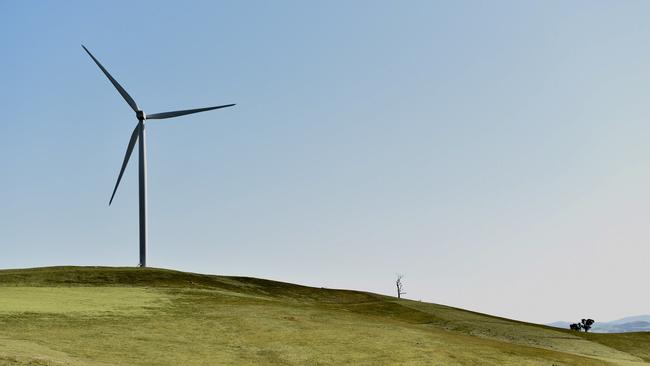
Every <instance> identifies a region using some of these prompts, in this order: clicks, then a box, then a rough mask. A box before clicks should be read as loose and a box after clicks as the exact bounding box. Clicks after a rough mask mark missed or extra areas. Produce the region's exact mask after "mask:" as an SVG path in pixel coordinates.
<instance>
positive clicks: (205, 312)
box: [0, 267, 650, 365]
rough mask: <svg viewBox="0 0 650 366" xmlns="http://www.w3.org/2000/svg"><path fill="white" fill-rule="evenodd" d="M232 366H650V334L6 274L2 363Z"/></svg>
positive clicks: (151, 274)
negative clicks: (585, 330)
mask: <svg viewBox="0 0 650 366" xmlns="http://www.w3.org/2000/svg"><path fill="white" fill-rule="evenodd" d="M222 364H232V365H345V364H348V365H384V364H387V365H393V364H396V365H402V364H403V365H411V364H413V365H650V333H626V334H584V333H576V332H571V331H568V330H567V331H564V330H560V329H555V328H549V327H545V326H541V325H534V324H528V323H522V322H517V321H512V320H508V319H503V318H497V317H491V316H488V315H484V314H479V313H474V312H468V311H464V310H460V309H455V308H451V307H446V306H442V305H436V304H429V303H423V302H417V301H409V300H400V301H397V300H396V299H395V298H392V297H387V296H381V295H376V294H371V293H365V292H357V291H347V290H331V289H322V288H311V287H304V286H299V285H293V284H288V283H281V282H274V281H267V280H260V279H255V278H245V277H222V276H206V275H199V274H191V273H183V272H176V271H170V270H162V269H136V268H105V267H53V268H37V269H26V270H4V271H0V365H222Z"/></svg>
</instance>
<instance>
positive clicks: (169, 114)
mask: <svg viewBox="0 0 650 366" xmlns="http://www.w3.org/2000/svg"><path fill="white" fill-rule="evenodd" d="M232 106H234V104H225V105H219V106H216V107H207V108H198V109H186V110H183V111H173V112H163V113H154V114H148V115H147V119H164V118H172V117H178V116H184V115H186V114H192V113H199V112H205V111H211V110H213V109H219V108H226V107H232Z"/></svg>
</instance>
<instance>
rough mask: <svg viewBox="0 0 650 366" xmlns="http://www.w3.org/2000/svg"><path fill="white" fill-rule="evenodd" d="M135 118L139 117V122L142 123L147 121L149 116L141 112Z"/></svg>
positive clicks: (137, 112)
mask: <svg viewBox="0 0 650 366" xmlns="http://www.w3.org/2000/svg"><path fill="white" fill-rule="evenodd" d="M135 116H136V117H138V120H140V121H144V120H145V119H147V115H146V114H145V113H144V112H143V111H141V110H138V111H136V112H135Z"/></svg>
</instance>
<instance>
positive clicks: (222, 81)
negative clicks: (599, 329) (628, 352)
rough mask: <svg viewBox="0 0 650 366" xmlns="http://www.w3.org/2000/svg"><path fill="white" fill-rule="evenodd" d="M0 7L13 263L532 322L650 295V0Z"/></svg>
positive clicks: (5, 237) (7, 236)
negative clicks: (398, 300)
mask: <svg viewBox="0 0 650 366" xmlns="http://www.w3.org/2000/svg"><path fill="white" fill-rule="evenodd" d="M179 4H180V3H178V2H159V1H138V2H126V1H123V2H107V3H99V2H82V1H66V2H37V1H8V0H5V1H0V20H1V21H0V41H1V43H2V45H3V51H2V57H0V85H1V86H0V101H1V103H2V113H3V118H2V122H1V123H0V153H1V155H2V159H1V160H0V162H1V163H0V169H2V172H3V175H2V179H1V180H0V202H2V209H1V210H0V249H1V250H2V253H3V254H2V255H0V268H18V267H36V266H51V265H66V264H69V265H108V266H134V265H136V264H137V260H138V257H137V255H138V247H137V246H138V237H137V233H138V222H137V213H138V211H137V164H136V163H137V159H134V157H136V156H135V155H134V157H132V161H131V163H130V164H129V167H128V169H127V171H126V173H125V176H124V178H123V180H122V183H121V186H120V189H119V190H118V192H117V195H116V198H115V200H114V202H113V205H112V206H111V207H109V206H108V200H109V198H110V194H111V191H112V188H113V185H114V184H115V180H116V178H117V173H118V170H119V167H120V164H121V161H122V158H123V154H124V150H125V148H126V145H127V142H128V139H129V136H130V133H131V130H132V129H133V127H134V124H135V122H136V120H135V117H134V115H133V113H132V112H131V111H130V109H129V107H128V105H127V104H126V103H125V102H124V101H123V100H122V98H121V97H120V96H119V94H118V93H117V92H116V91H115V90H114V88H113V87H112V86H111V85H110V83H109V82H108V80H107V79H106V78H105V77H104V75H102V74H101V71H100V70H99V69H98V68H97V67H96V66H95V65H94V64H93V62H92V60H91V59H90V58H89V57H88V56H87V55H86V54H85V53H84V51H83V49H82V48H81V46H80V45H81V44H82V43H83V44H85V45H86V46H87V47H88V48H89V49H90V50H91V52H93V53H94V55H95V56H96V57H97V58H98V59H99V60H100V61H101V62H102V63H103V64H104V66H105V67H106V68H107V69H108V70H109V71H110V72H111V73H112V74H113V76H114V77H115V78H116V79H117V80H118V81H119V82H120V83H121V84H122V85H123V86H124V87H125V89H126V90H127V91H128V92H129V93H130V94H131V95H132V96H133V97H134V98H135V100H136V101H137V102H138V104H139V105H140V106H141V107H142V108H143V109H144V111H145V112H147V113H155V112H163V111H167V110H174V109H185V108H195V107H202V106H210V105H218V104H226V103H237V106H236V107H234V108H229V109H224V110H218V111H211V112H206V113H202V114H196V115H191V116H185V117H180V118H176V119H170V120H164V121H150V122H149V123H148V124H147V126H148V127H147V131H148V139H147V145H148V146H147V148H148V163H149V171H148V174H149V238H150V242H149V264H150V265H151V266H154V267H165V268H172V269H178V270H184V271H192V272H201V273H214V274H224V275H244V276H253V277H262V278H269V279H275V280H281V281H287V282H294V283H300V284H305V285H311V286H318V287H321V286H322V287H335V288H349V289H358V290H365V291H372V292H378V293H383V294H389V295H392V294H394V277H395V273H398V272H399V273H403V274H404V281H405V285H406V291H407V295H406V297H409V298H412V299H416V300H418V299H421V300H422V301H429V302H435V303H441V304H446V305H451V306H456V307H461V308H466V309H470V310H474V311H479V312H484V313H489V314H495V315H499V316H504V317H509V318H515V319H519V320H525V321H531V322H542V323H545V322H552V321H556V320H568V321H575V320H578V319H580V318H583V317H591V318H594V319H596V320H597V321H599V320H600V321H607V320H613V319H616V318H621V317H624V316H630V315H639V314H650V295H649V292H648V290H647V283H648V278H650V266H648V262H649V259H650V245H649V244H650V225H649V223H650V166H649V164H648V163H649V162H650V154H649V153H650V147H649V143H650V125H649V122H650V118H649V117H650V103H649V100H650V43H649V42H648V39H650V23H649V22H648V21H647V17H648V14H650V2H645V1H525V2H522V1H495V2H481V1H447V2H442V1H439V2H434V1H409V2H397V1H395V2H379V1H354V2H344V1H336V2H335V1H328V2H325V1H321V2H304V1H277V2H266V1H227V2H217V1H205V2H187V3H183V4H182V5H179Z"/></svg>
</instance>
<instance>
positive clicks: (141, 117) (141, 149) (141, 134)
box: [81, 45, 235, 267]
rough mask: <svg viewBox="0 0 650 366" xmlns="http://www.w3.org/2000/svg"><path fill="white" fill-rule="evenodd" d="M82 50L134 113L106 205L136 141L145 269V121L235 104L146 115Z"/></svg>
mask: <svg viewBox="0 0 650 366" xmlns="http://www.w3.org/2000/svg"><path fill="white" fill-rule="evenodd" d="M81 47H83V49H84V50H85V51H86V53H88V55H89V56H90V58H92V59H93V61H95V63H96V64H97V66H99V68H100V69H101V70H102V72H103V73H104V75H106V77H107V78H108V80H110V82H111V84H113V86H114V87H115V89H117V91H118V92H119V93H120V95H121V96H122V98H124V100H125V101H126V102H127V103H128V105H129V106H130V107H131V109H133V112H135V116H136V118H137V119H138V124H137V125H136V126H135V129H134V130H133V133H131V139H130V140H129V145H128V146H127V148H126V154H125V155H124V161H123V162H122V168H121V169H120V174H119V175H118V176H117V182H116V183H115V188H114V189H113V194H112V195H111V199H110V201H108V205H109V206H110V205H111V203H112V202H113V198H114V197H115V192H117V187H118V186H119V185H120V181H121V180H122V174H124V169H126V165H127V164H128V162H129V158H130V157H131V152H132V151H133V148H134V147H135V143H136V141H138V178H139V200H138V202H139V206H140V263H139V264H138V266H139V267H146V266H147V149H146V143H145V129H144V126H145V120H148V119H165V118H172V117H179V116H184V115H186V114H192V113H198V112H205V111H210V110H213V109H219V108H226V107H232V106H234V105H235V104H224V105H219V106H216V107H207V108H198V109H186V110H182V111H172V112H163V113H154V114H150V115H147V114H145V113H144V112H143V111H142V110H141V109H140V108H138V105H137V104H136V103H135V101H134V100H133V98H131V96H130V95H129V93H127V92H126V90H124V88H122V86H121V85H120V84H119V83H118V82H117V80H115V79H114V78H113V77H112V76H111V74H109V73H108V71H106V69H105V68H104V66H102V64H101V63H99V61H98V60H97V59H96V58H95V56H93V55H92V53H90V51H88V49H87V48H86V46H84V45H81Z"/></svg>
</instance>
